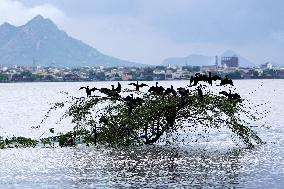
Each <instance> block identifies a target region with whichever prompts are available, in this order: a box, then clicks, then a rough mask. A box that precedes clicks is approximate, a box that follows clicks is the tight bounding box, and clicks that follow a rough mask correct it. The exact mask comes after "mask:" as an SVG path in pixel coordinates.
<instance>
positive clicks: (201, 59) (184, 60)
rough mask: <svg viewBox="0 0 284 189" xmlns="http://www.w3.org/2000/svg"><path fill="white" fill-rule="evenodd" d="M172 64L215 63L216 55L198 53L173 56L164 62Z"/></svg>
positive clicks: (197, 64) (163, 63)
mask: <svg viewBox="0 0 284 189" xmlns="http://www.w3.org/2000/svg"><path fill="white" fill-rule="evenodd" d="M169 64H170V65H171V66H185V65H191V66H205V65H213V64H214V57H212V56H203V55H198V54H192V55H189V56H187V57H173V58H167V59H165V60H164V61H163V62H162V65H165V66H166V65H169Z"/></svg>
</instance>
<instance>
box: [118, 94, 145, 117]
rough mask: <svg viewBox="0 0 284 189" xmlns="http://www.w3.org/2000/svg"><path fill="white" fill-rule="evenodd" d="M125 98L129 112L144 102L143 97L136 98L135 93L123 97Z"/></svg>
mask: <svg viewBox="0 0 284 189" xmlns="http://www.w3.org/2000/svg"><path fill="white" fill-rule="evenodd" d="M123 100H124V101H125V102H126V105H127V106H128V111H129V114H130V113H131V112H132V110H133V108H134V107H136V106H138V105H141V104H142V103H143V101H144V100H143V99H142V98H139V97H137V98H134V97H133V94H130V95H128V96H127V97H125V98H123Z"/></svg>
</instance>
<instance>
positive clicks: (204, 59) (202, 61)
mask: <svg viewBox="0 0 284 189" xmlns="http://www.w3.org/2000/svg"><path fill="white" fill-rule="evenodd" d="M220 56H238V57H239V65H240V67H253V66H255V64H254V63H252V62H251V61H249V60H247V59H246V58H244V57H242V56H240V55H238V54H237V53H235V52H234V51H231V50H227V51H225V52H224V53H223V54H221V55H219V57H220ZM214 64H215V56H204V55H198V54H192V55H189V56H186V57H172V58H167V59H165V60H164V61H163V62H162V65H165V66H166V65H172V66H185V65H191V66H207V65H214ZM219 64H220V60H219Z"/></svg>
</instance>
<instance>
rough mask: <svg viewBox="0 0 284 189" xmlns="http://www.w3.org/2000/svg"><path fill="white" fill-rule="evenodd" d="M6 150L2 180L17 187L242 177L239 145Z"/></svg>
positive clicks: (206, 182) (231, 182) (205, 183)
mask: <svg viewBox="0 0 284 189" xmlns="http://www.w3.org/2000/svg"><path fill="white" fill-rule="evenodd" d="M4 154H5V156H1V159H2V161H1V164H2V165H1V164H0V167H1V168H2V169H1V171H0V173H1V174H0V175H1V176H0V180H1V184H0V186H5V187H6V186H9V185H10V184H12V185H10V186H13V187H17V186H19V187H20V188H22V187H23V186H29V187H30V188H41V187H42V188H70V187H78V188H94V187H95V188H97V187H102V188H110V187H127V186H131V187H137V188H140V187H141V186H143V187H149V188H161V187H162V188H173V187H181V186H196V187H210V186H211V187H213V186H214V187H216V186H218V187H225V186H226V187H233V186H237V185H238V183H239V182H240V181H239V170H240V168H241V163H240V161H239V159H240V158H242V156H241V155H240V154H241V153H240V151H238V150H234V151H229V152H215V153H212V152H210V153H209V152H206V151H203V152H197V151H192V152H190V151H184V150H181V149H174V148H164V147H159V146H155V147H145V146H144V147H135V148H134V147H133V148H130V149H111V148H103V147H100V148H97V149H95V150H94V148H93V147H89V148H86V147H76V148H62V149H61V148H59V149H6V150H4ZM9 162H13V163H9ZM4 164H5V166H4Z"/></svg>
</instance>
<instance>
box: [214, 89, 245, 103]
mask: <svg viewBox="0 0 284 189" xmlns="http://www.w3.org/2000/svg"><path fill="white" fill-rule="evenodd" d="M219 94H222V95H224V96H226V97H228V99H229V100H233V101H237V102H241V96H240V95H239V94H238V93H232V92H231V90H230V93H228V92H227V91H221V92H219Z"/></svg>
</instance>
